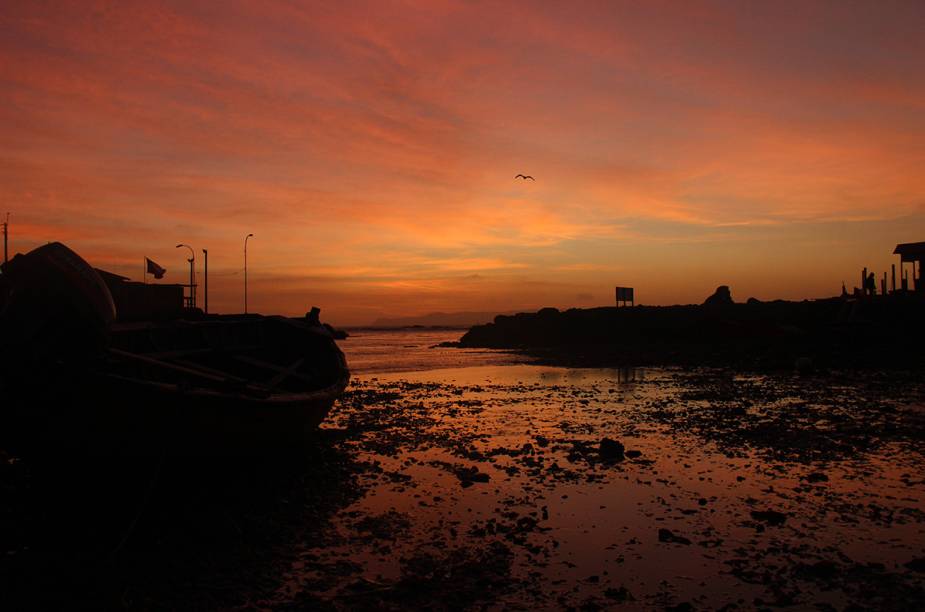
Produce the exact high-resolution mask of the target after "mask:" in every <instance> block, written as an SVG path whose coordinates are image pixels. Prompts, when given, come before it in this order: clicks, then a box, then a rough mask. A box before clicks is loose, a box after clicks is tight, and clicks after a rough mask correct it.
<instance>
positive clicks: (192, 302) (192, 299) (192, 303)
mask: <svg viewBox="0 0 925 612" xmlns="http://www.w3.org/2000/svg"><path fill="white" fill-rule="evenodd" d="M180 247H186V248H187V249H189V259H187V260H186V261H188V262H189V303H188V306H189V308H191V309H192V308H195V307H196V286H195V285H194V284H193V279H194V278H195V277H194V272H193V270H194V268H193V262H195V261H196V252H195V251H193V247H191V246H190V245H188V244H178V245H177V248H178V249H179V248H180Z"/></svg>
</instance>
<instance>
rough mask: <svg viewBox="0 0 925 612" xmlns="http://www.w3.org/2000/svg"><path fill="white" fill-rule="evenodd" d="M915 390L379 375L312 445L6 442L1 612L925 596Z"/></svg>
mask: <svg viewBox="0 0 925 612" xmlns="http://www.w3.org/2000/svg"><path fill="white" fill-rule="evenodd" d="M921 380H922V379H921V377H920V376H919V375H918V374H917V373H901V372H899V373H898V372H892V373H888V374H887V373H872V372H866V373H860V374H859V373H837V372H829V373H827V374H826V375H824V376H818V377H798V376H794V375H792V374H789V373H788V374H774V375H752V374H742V373H740V372H735V371H731V370H725V369H710V370H704V369H698V370H693V369H681V368H673V369H646V370H608V369H566V368H556V367H545V366H528V365H514V366H492V367H470V368H461V369H457V370H435V371H431V372H415V373H397V374H388V375H366V376H362V377H360V378H358V379H357V380H355V381H354V383H352V385H351V388H350V389H349V390H348V392H347V394H346V395H345V396H344V398H343V399H342V400H341V401H340V403H339V405H338V406H337V407H336V408H335V410H334V412H333V413H332V415H331V418H330V420H329V422H328V423H326V424H325V425H324V427H323V428H322V430H321V431H319V432H318V437H317V439H316V440H315V441H314V443H313V444H311V445H309V447H308V448H306V449H305V451H304V452H301V453H298V454H281V455H280V456H278V457H262V458H259V459H256V458H250V459H248V458H237V459H230V458H228V459H222V460H210V461H206V460H200V461H181V460H176V459H174V460H168V461H165V462H163V463H161V462H158V461H157V459H156V458H155V459H152V460H151V461H149V462H146V463H141V464H134V463H122V464H113V463H112V462H109V463H100V462H98V461H93V460H90V459H88V458H85V457H80V456H73V457H69V458H66V461H63V462H57V463H55V464H53V465H50V466H49V465H44V464H41V463H36V462H34V461H29V460H25V459H20V458H18V457H16V456H14V455H10V454H4V455H3V456H2V457H0V458H2V459H3V461H2V465H0V492H2V496H0V544H2V550H0V553H2V555H3V558H2V561H0V586H2V588H0V607H3V608H4V609H26V608H32V609H39V608H47V607H49V606H52V607H58V608H61V607H74V606H75V605H76V606H77V607H93V608H96V609H146V610H162V609H192V610H211V609H233V610H289V609H291V610H300V609H333V610H347V609H386V610H388V609H396V610H397V609H418V608H420V609H484V608H488V609H507V608H512V609H525V608H540V609H569V608H571V609H584V610H594V609H603V608H611V607H615V606H620V607H626V608H627V609H674V610H690V609H726V610H734V609H743V610H750V609H756V608H757V609H776V608H792V609H807V608H808V609H819V610H843V609H895V610H899V609H903V610H906V609H916V608H921V607H923V605H925V449H923V444H922V441H923V437H925V384H923V383H922V382H920V381H921Z"/></svg>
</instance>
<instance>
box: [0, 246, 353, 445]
mask: <svg viewBox="0 0 925 612" xmlns="http://www.w3.org/2000/svg"><path fill="white" fill-rule="evenodd" d="M3 271H4V274H3V277H2V281H0V284H2V287H0V289H2V291H0V294H2V297H0V324H2V326H0V341H3V342H4V345H3V353H2V354H3V357H4V358H3V376H2V380H3V386H4V387H3V396H4V398H5V399H6V400H9V401H4V402H3V404H4V407H3V408H0V412H2V417H3V419H4V421H5V424H4V428H5V429H6V431H5V433H6V434H7V435H6V436H5V437H6V438H8V440H9V442H11V443H13V444H15V445H17V446H24V447H26V448H27V450H31V449H40V450H46V451H47V450H64V449H75V448H79V449H82V450H83V451H85V452H90V453H95V452H100V453H106V454H108V453H120V454H122V453H124V454H151V453H165V452H166V453H180V454H188V453H194V454H195V453H212V452H239V451H240V452H251V451H255V450H258V451H259V450H265V449H270V448H279V447H285V446H292V445H297V444H300V443H302V442H304V441H305V440H306V439H307V437H308V436H309V435H310V433H311V431H313V430H314V429H315V428H317V426H318V424H319V423H321V421H322V420H323V419H324V418H325V416H326V415H327V414H328V412H329V411H330V409H331V407H332V406H333V404H334V402H335V400H336V399H337V398H338V397H339V396H340V395H341V393H343V391H344V389H345V388H346V386H347V383H348V380H349V371H348V369H347V363H346V360H345V358H344V355H343V353H342V352H341V351H340V349H339V348H338V347H337V344H336V343H335V342H334V339H333V338H332V337H331V334H330V333H329V332H328V331H327V330H326V329H325V328H324V327H322V326H317V325H311V324H309V323H307V322H304V321H299V320H293V319H288V318H284V317H275V316H260V315H241V316H213V317H209V318H206V319H204V320H197V321H186V320H175V321H164V322H134V323H119V322H113V320H112V319H113V316H114V314H115V312H114V309H113V308H112V300H111V298H109V296H108V290H107V289H106V286H105V285H104V284H103V283H102V282H101V281H100V279H99V277H98V276H97V275H96V273H95V272H94V271H93V269H92V268H91V267H90V266H89V265H88V264H87V263H86V262H85V261H83V260H82V259H81V258H80V257H79V256H78V255H76V254H75V253H74V252H73V251H71V250H70V249H67V247H65V246H64V245H61V244H58V243H53V244H51V245H45V246H44V247H40V248H39V249H36V250H35V251H32V252H30V253H29V254H27V255H21V256H17V257H16V258H14V259H13V260H11V261H10V262H9V264H8V265H7V266H5V267H4V270H3ZM49 299H52V300H53V303H52V304H49Z"/></svg>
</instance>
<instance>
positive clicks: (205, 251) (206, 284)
mask: <svg viewBox="0 0 925 612" xmlns="http://www.w3.org/2000/svg"><path fill="white" fill-rule="evenodd" d="M202 254H203V255H204V256H205V264H204V265H205V279H203V285H204V287H203V290H202V297H203V301H205V313H206V314H209V251H208V249H202Z"/></svg>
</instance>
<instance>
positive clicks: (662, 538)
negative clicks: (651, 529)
mask: <svg viewBox="0 0 925 612" xmlns="http://www.w3.org/2000/svg"><path fill="white" fill-rule="evenodd" d="M658 541H659V542H668V543H669V544H684V545H685V546H687V545H690V543H691V541H690V540H688V539H687V538H685V537H684V536H679V535H676V534H674V533H672V532H671V531H670V530H668V529H665V528H662V529H659V530H658Z"/></svg>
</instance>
